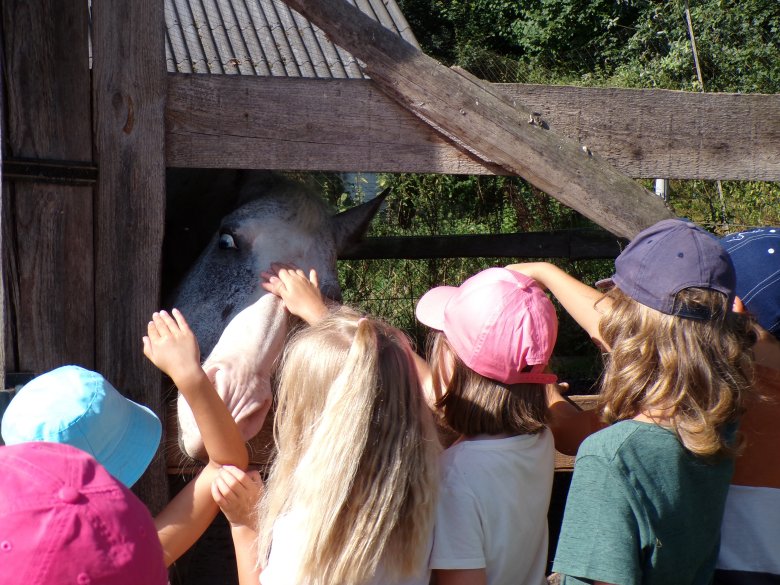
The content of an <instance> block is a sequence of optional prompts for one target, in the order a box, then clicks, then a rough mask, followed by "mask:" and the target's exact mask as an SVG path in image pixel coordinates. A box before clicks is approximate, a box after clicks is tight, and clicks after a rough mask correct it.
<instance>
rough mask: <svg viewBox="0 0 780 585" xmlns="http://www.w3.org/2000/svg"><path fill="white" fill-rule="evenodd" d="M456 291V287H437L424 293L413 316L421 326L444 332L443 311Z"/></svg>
mask: <svg viewBox="0 0 780 585" xmlns="http://www.w3.org/2000/svg"><path fill="white" fill-rule="evenodd" d="M457 291H458V287H456V286H437V287H436V288H432V289H431V290H429V291H428V292H427V293H425V294H424V295H423V296H422V298H421V299H420V300H419V301H418V302H417V308H416V309H415V310H414V314H415V315H416V316H417V319H418V320H419V321H420V323H422V324H423V325H427V326H428V327H431V328H432V329H438V330H439V331H443V330H444V309H445V307H446V306H447V303H448V302H449V301H450V299H451V298H452V296H453V295H454V294H455V293H456V292H457Z"/></svg>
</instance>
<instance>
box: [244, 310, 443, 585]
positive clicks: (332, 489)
mask: <svg viewBox="0 0 780 585" xmlns="http://www.w3.org/2000/svg"><path fill="white" fill-rule="evenodd" d="M411 351H412V350H411V348H410V346H409V342H408V340H407V339H406V337H405V336H404V335H403V333H401V332H400V331H398V330H397V329H394V328H393V327H390V326H389V325H387V324H385V323H383V322H381V321H378V320H376V319H373V318H361V316H360V315H359V314H357V313H355V312H354V311H352V310H350V309H347V308H342V309H341V310H339V311H338V312H336V313H334V314H331V315H330V316H328V317H326V318H325V319H323V320H322V321H320V322H318V323H317V324H315V325H314V326H312V327H308V328H304V329H301V330H300V331H299V332H298V333H297V334H296V335H294V337H293V339H292V340H291V341H290V342H289V343H288V345H287V348H286V350H285V352H284V355H283V358H282V365H281V373H280V376H279V385H278V393H277V411H276V416H275V424H274V432H275V438H276V442H277V447H278V454H277V457H276V460H275V462H274V464H273V467H272V469H271V472H270V475H269V479H268V482H267V490H266V494H265V497H264V498H263V499H262V500H261V502H260V506H259V511H258V512H259V513H258V517H259V530H258V533H259V543H258V546H259V558H260V559H266V558H267V557H268V554H269V552H270V547H271V544H272V543H271V539H272V530H273V525H274V523H275V522H276V521H277V519H279V518H280V516H282V515H284V514H287V513H290V512H292V511H295V512H296V513H303V514H304V515H305V518H304V521H305V527H306V530H305V531H304V533H303V534H301V535H300V536H301V538H300V540H299V541H298V542H297V543H296V545H297V547H298V550H299V552H300V554H301V556H300V558H301V559H302V561H301V566H300V567H298V578H297V582H305V583H309V584H320V583H321V584H328V585H331V584H334V583H338V584H339V585H352V584H359V583H364V582H366V581H367V580H369V579H371V578H372V577H373V576H374V575H375V574H376V573H377V570H378V568H380V567H381V571H382V573H381V574H382V575H384V576H385V577H387V578H388V579H393V580H396V579H402V578H404V577H409V576H411V575H413V574H414V573H415V571H417V570H419V568H420V567H421V566H424V565H425V558H426V555H427V554H428V552H429V551H428V548H427V547H428V544H429V542H430V538H431V529H432V525H433V518H434V511H435V500H436V489H437V483H438V470H437V464H436V461H437V455H438V453H439V445H438V441H437V437H436V430H435V427H434V425H433V420H432V416H431V413H430V411H429V409H428V407H427V406H426V403H425V400H424V397H423V393H422V389H421V387H420V382H419V379H418V377H417V372H416V369H415V366H414V362H413V358H412V355H411Z"/></svg>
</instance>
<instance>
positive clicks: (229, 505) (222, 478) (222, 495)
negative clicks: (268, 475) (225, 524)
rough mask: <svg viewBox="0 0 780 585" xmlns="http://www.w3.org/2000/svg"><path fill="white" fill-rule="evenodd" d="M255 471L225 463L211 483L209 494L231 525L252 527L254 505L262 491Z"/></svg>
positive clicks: (261, 482) (261, 481)
mask: <svg viewBox="0 0 780 585" xmlns="http://www.w3.org/2000/svg"><path fill="white" fill-rule="evenodd" d="M263 487H264V486H263V480H262V479H260V474H259V473H258V472H257V471H249V472H244V471H241V470H240V469H239V468H238V467H233V466H232V465H225V466H223V467H222V469H220V471H219V475H217V477H216V478H215V479H214V481H213V482H212V483H211V496H212V497H213V498H214V501H215V502H216V503H217V505H218V506H219V507H220V509H221V510H222V513H223V514H225V517H226V518H227V519H228V521H229V522H230V525H231V526H233V527H236V526H248V527H250V528H254V527H255V526H254V523H255V507H256V505H257V502H258V500H259V499H260V496H261V495H262V492H263Z"/></svg>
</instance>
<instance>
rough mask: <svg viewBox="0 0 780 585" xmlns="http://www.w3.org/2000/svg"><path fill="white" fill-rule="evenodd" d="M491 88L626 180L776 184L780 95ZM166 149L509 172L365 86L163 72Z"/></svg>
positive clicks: (189, 160)
mask: <svg viewBox="0 0 780 585" xmlns="http://www.w3.org/2000/svg"><path fill="white" fill-rule="evenodd" d="M494 88H495V91H497V92H500V93H503V94H505V95H506V96H507V98H508V99H512V100H515V101H517V102H520V103H523V104H524V105H525V107H526V108H527V109H528V110H530V111H531V114H532V115H533V114H538V116H534V118H536V119H538V120H539V121H540V122H541V123H544V125H545V126H547V127H549V129H550V130H552V131H553V132H556V133H558V134H560V135H562V136H565V137H567V138H569V139H570V140H573V141H576V142H577V143H578V144H579V145H580V146H581V147H582V146H586V147H587V148H588V149H589V150H590V151H591V152H593V153H595V154H597V155H599V156H601V157H603V158H605V159H606V160H607V161H608V162H609V163H610V164H612V165H614V166H615V168H616V169H618V170H619V171H620V172H622V173H624V174H626V175H628V176H629V177H634V178H656V177H665V178H671V179H710V180H714V179H721V180H755V181H780V95H744V94H701V93H689V92H680V91H668V90H660V89H653V90H636V89H600V88H582V87H566V86H547V85H522V84H501V85H495V86H494ZM517 116H518V119H519V117H520V114H519V113H518V115H517ZM166 149H167V153H166V158H167V161H168V164H169V165H170V166H174V167H194V168H209V167H212V168H215V167H228V168H263V169H273V170H291V169H295V170H334V171H364V172H369V171H373V172H419V173H447V174H476V175H480V174H491V173H496V174H506V173H507V171H506V170H504V169H501V168H500V167H496V166H495V165H486V164H483V163H482V162H481V161H479V159H477V158H476V157H474V156H472V155H470V154H469V153H468V152H466V151H464V150H462V149H461V148H459V147H458V146H456V145H455V144H454V143H453V142H451V141H448V140H447V139H446V138H444V137H443V136H441V135H440V134H438V133H437V132H436V131H434V130H433V129H432V128H431V127H430V126H429V125H427V124H425V123H424V122H423V121H421V120H420V119H419V118H417V117H416V116H414V115H413V114H412V113H411V112H408V111H407V110H406V109H404V108H403V107H401V106H400V105H398V104H397V103H396V102H395V101H393V100H392V99H390V98H389V97H387V96H385V95H384V94H383V93H382V92H381V91H380V90H379V89H377V88H376V86H375V85H374V84H373V83H372V82H370V81H364V80H315V79H300V78H297V79H296V78H275V77H267V78H263V77H240V76H208V75H176V74H173V75H170V76H169V78H168V106H167V108H166Z"/></svg>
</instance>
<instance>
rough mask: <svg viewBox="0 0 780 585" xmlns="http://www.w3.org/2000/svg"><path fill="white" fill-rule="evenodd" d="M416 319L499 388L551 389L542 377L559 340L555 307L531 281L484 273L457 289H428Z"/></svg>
mask: <svg viewBox="0 0 780 585" xmlns="http://www.w3.org/2000/svg"><path fill="white" fill-rule="evenodd" d="M415 312H416V314H417V318H418V319H419V320H420V321H421V322H422V323H424V324H425V325H427V326H428V327H432V328H433V329H438V330H439V331H442V332H443V333H444V335H445V336H446V337H447V341H449V343H450V345H451V346H452V349H453V350H454V351H455V353H456V354H457V355H458V357H459V358H460V359H461V360H462V361H463V363H464V364H466V365H467V366H468V367H469V368H471V369H472V370H474V371H475V372H477V373H478V374H481V375H482V376H485V377H486V378H490V379H492V380H496V381H498V382H501V383H503V384H520V383H526V384H552V383H554V382H555V381H556V380H557V379H558V378H557V376H556V375H555V374H551V373H547V372H544V369H545V367H546V366H547V363H548V362H549V361H550V356H551V355H552V351H553V347H554V346H555V339H556V337H557V335H558V317H557V315H556V314H555V307H553V304H552V303H551V302H550V299H548V298H547V295H546V294H545V293H544V291H543V290H542V289H541V288H539V286H538V285H537V284H536V281H534V280H533V279H532V278H529V277H527V276H525V275H523V274H520V273H519V272H515V271H513V270H508V269H506V268H488V269H487V270H483V271H482V272H479V273H478V274H475V275H474V276H472V277H471V278H469V279H468V280H466V281H465V282H464V283H463V284H461V285H460V286H457V287H455V286H440V287H437V288H434V289H432V290H429V291H428V292H427V293H425V294H424V295H423V297H422V298H421V299H420V301H419V302H418V303H417V309H416V311H415Z"/></svg>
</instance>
